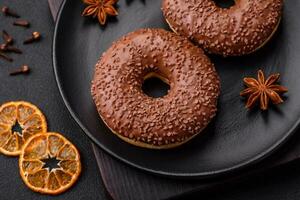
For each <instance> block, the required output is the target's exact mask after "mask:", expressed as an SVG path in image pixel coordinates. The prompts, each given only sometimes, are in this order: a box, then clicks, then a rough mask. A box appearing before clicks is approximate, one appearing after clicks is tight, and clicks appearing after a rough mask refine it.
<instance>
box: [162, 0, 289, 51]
mask: <svg viewBox="0 0 300 200" xmlns="http://www.w3.org/2000/svg"><path fill="white" fill-rule="evenodd" d="M282 8H283V0H236V1H235V5H234V6H232V7H230V8H220V7H218V6H217V5H216V4H215V2H214V1H213V0H198V1H195V0H163V3H162V10H163V13H164V16H165V18H166V20H167V22H168V23H169V25H170V26H171V28H172V29H173V30H174V31H175V32H176V33H178V34H180V35H183V36H185V37H188V38H189V39H191V40H193V41H195V42H196V43H198V44H199V45H200V46H201V47H203V48H204V49H205V50H207V51H208V52H210V53H214V54H220V55H223V56H238V55H244V54H249V53H252V52H253V51H255V50H257V49H259V48H260V47H261V46H263V45H264V44H265V43H266V42H267V41H268V40H269V39H270V37H271V36H272V35H273V33H274V32H275V30H276V28H277V26H278V24H279V22H280V19H281V14H282Z"/></svg>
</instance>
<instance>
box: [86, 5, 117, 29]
mask: <svg viewBox="0 0 300 200" xmlns="http://www.w3.org/2000/svg"><path fill="white" fill-rule="evenodd" d="M117 1H118V0H83V3H85V4H87V5H88V6H87V7H86V8H85V9H84V11H83V12H82V16H92V17H94V18H95V17H97V18H98V21H99V22H100V24H101V25H104V24H105V22H106V19H107V15H111V16H117V15H118V11H117V10H116V9H115V8H114V4H115V3H117Z"/></svg>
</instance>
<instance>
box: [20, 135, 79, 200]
mask: <svg viewBox="0 0 300 200" xmlns="http://www.w3.org/2000/svg"><path fill="white" fill-rule="evenodd" d="M53 158H55V159H56V160H57V161H58V163H57V165H56V166H55V167H51V168H50V167H48V166H47V164H46V162H47V160H48V159H53ZM19 168H20V174H21V177H22V179H23V181H24V182H25V184H26V185H27V186H28V187H29V188H30V189H32V190H33V191H36V192H40V193H43V194H51V195H56V194H60V193H62V192H64V191H66V190H67V189H68V188H70V187H71V186H72V185H73V184H74V183H75V182H76V180H77V179H78V177H79V175H80V172H81V162H80V155H79V152H78V150H77V149H76V147H75V146H74V145H73V144H72V143H71V142H69V141H68V140H67V139H66V138H64V137H63V136H62V135H60V134H58V133H52V132H51V133H40V134H35V135H34V136H32V137H30V138H29V139H28V140H27V141H26V143H25V144H24V147H23V149H22V151H21V154H20V158H19Z"/></svg>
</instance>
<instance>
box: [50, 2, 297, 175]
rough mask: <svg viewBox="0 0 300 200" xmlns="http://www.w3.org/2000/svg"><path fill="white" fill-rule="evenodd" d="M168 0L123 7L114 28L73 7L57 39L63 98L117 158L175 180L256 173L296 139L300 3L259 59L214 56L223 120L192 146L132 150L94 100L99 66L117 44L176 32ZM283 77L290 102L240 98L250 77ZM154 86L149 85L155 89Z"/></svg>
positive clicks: (290, 6)
mask: <svg viewBox="0 0 300 200" xmlns="http://www.w3.org/2000/svg"><path fill="white" fill-rule="evenodd" d="M160 5H161V0H120V1H119V3H118V6H119V16H118V17H117V18H110V20H109V21H108V25H107V26H106V27H100V26H99V25H98V23H97V21H96V20H92V19H89V18H84V17H81V15H80V14H81V12H82V10H83V9H84V5H83V4H82V2H81V1H73V0H67V1H65V3H64V6H63V7H62V9H61V12H60V14H59V18H58V21H57V24H56V30H55V37H54V48H53V51H54V54H53V55H54V56H53V58H54V69H55V74H56V78H57V82H58V85H59V89H60V92H61V94H62V96H63V98H64V101H65V103H66V105H67V107H68V109H69V110H70V112H71V114H72V115H73V117H74V118H75V120H76V121H77V122H78V123H79V125H80V126H81V127H82V128H83V130H84V131H85V133H86V134H87V135H88V136H89V137H90V138H91V139H92V140H93V141H94V142H95V143H96V144H97V145H98V146H100V147H101V148H102V149H104V150H105V151H107V152H108V153H110V154H111V155H113V156H114V157H116V158H118V159H120V160H122V161H124V162H126V163H128V164H130V165H132V166H135V167H137V168H139V169H143V170H146V171H149V172H153V173H156V174H161V175H168V176H175V177H193V178H195V177H201V178H203V177H210V176H216V175H219V174H223V173H227V172H231V171H234V170H236V169H240V168H242V167H245V166H249V165H250V164H253V163H255V162H257V161H259V160H261V159H263V158H265V157H266V156H268V155H270V153H272V152H274V150H276V149H278V147H279V146H280V145H282V144H283V143H284V142H285V141H286V140H287V139H288V138H289V136H291V135H292V133H294V132H295V130H296V127H297V126H298V124H299V118H300V101H299V99H300V78H299V75H300V56H299V53H300V38H299V35H300V21H299V19H298V18H299V17H298V16H299V14H298V13H299V10H300V1H286V2H285V7H284V16H283V19H282V23H281V25H280V27H279V29H278V31H277V33H276V35H275V36H274V38H273V39H272V40H271V41H270V42H269V43H268V44H267V45H266V46H265V47H264V48H262V49H261V50H259V51H258V52H256V53H255V54H252V55H249V56H244V57H237V58H225V59H224V58H221V57H218V56H210V57H211V58H212V60H213V62H214V63H215V65H216V68H217V71H218V72H219V74H220V77H221V80H222V94H221V97H220V100H219V110H218V114H217V117H216V118H215V119H214V121H213V122H212V123H211V124H210V126H209V127H208V128H207V129H206V130H205V133H204V134H201V136H198V137H196V138H195V139H193V140H192V141H191V142H189V143H187V144H186V145H184V146H182V147H180V148H176V149H173V150H164V151H156V150H149V149H142V148H138V147H134V146H131V145H129V144H127V143H125V142H123V141H122V140H120V139H119V138H117V137H116V136H115V135H114V134H112V133H111V132H110V131H109V129H108V128H107V127H106V126H105V125H104V123H103V122H102V121H101V119H100V118H99V117H98V114H97V112H96V108H95V106H94V103H93V101H92V98H91V94H90V85H91V84H90V83H91V79H92V76H93V70H94V65H95V63H96V62H97V60H98V58H99V56H100V55H101V54H102V52H104V51H105V50H106V49H107V48H109V46H110V45H111V43H112V42H113V41H114V40H116V39H118V38H119V37H121V36H122V35H124V34H126V33H128V32H131V31H134V30H136V29H138V28H145V27H159V28H165V29H168V26H167V25H166V23H165V21H164V18H163V15H162V12H161V10H160ZM260 68H261V69H263V70H264V71H265V72H266V74H271V73H275V72H279V73H281V75H282V79H281V84H283V85H285V86H286V87H288V88H289V93H288V94H287V95H286V97H285V103H284V104H282V105H280V106H278V107H274V106H273V107H271V108H270V109H269V111H267V112H261V111H260V110H259V109H254V110H252V111H247V110H246V109H245V108H244V102H243V101H242V99H241V98H240V97H239V92H240V91H241V90H242V89H243V83H242V79H243V77H244V76H256V72H257V70H258V69H260ZM148 87H149V85H148Z"/></svg>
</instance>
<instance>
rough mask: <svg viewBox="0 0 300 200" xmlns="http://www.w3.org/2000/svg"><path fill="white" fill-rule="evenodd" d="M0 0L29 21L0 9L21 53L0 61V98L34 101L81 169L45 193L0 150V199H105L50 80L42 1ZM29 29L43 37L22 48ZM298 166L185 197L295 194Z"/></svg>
mask: <svg viewBox="0 0 300 200" xmlns="http://www.w3.org/2000/svg"><path fill="white" fill-rule="evenodd" d="M2 5H10V6H11V7H12V8H14V9H15V10H17V11H18V13H20V14H21V15H22V16H23V17H24V18H27V19H29V20H30V21H31V22H32V27H31V28H30V29H28V30H27V29H26V30H24V29H23V28H21V27H13V26H12V25H11V22H12V21H13V19H12V18H6V17H3V16H2V15H1V14H0V29H1V30H2V29H3V28H5V29H7V31H9V32H10V33H12V34H13V35H14V36H15V38H16V39H17V40H18V43H17V46H19V47H21V48H22V49H23V50H24V54H23V55H21V56H19V55H15V56H14V58H16V59H17V60H16V61H15V62H13V63H12V64H11V63H7V62H4V61H2V60H0V80H1V83H0V102H1V103H2V102H5V101H9V100H18V99H22V100H28V101H31V102H32V103H34V104H36V105H38V106H39V107H40V108H41V109H42V110H43V112H44V113H45V115H46V116H47V118H48V123H49V129H50V130H52V131H58V132H61V133H63V134H64V135H65V136H66V137H67V138H69V139H70V140H71V141H72V142H73V143H74V144H75V145H76V146H77V147H78V148H79V150H80V152H81V155H82V162H83V167H84V168H83V173H82V176H81V177H80V180H79V181H78V183H77V184H76V185H75V187H73V188H72V189H71V190H69V191H68V192H66V193H65V194H63V195H60V196H57V197H49V196H44V195H39V194H36V193H34V192H31V191H30V190H29V189H27V188H26V186H25V185H23V182H22V180H21V178H20V177H19V172H18V166H17V159H16V158H7V157H5V156H2V155H0V199H1V200H2V199H3V200H6V199H18V200H19V199H20V200H23V199H24V200H25V199H26V200H27V199H65V200H73V199H74V200H76V199H91V200H93V199H106V198H107V196H106V194H105V192H104V189H103V185H102V182H101V179H100V174H99V173H98V169H97V166H96V162H95V159H94V155H93V153H92V149H91V145H90V143H89V140H88V138H87V137H86V136H85V135H84V133H83V132H82V131H81V129H80V128H79V127H78V126H77V125H76V123H75V122H74V120H73V119H72V118H71V117H70V115H69V113H68V111H67V110H66V108H65V106H64V104H63V102H62V100H61V97H60V95H59V93H58V90H57V86H56V83H55V80H54V74H53V70H52V61H51V43H52V35H53V34H52V32H53V28H54V23H53V20H52V18H51V15H50V11H49V8H48V4H47V1H45V0H44V1H41V0H25V1H24V0H23V1H22V0H0V6H2ZM35 30H37V31H40V32H41V33H42V34H43V35H44V39H43V40H42V41H41V42H40V43H37V44H35V45H29V46H26V48H24V46H23V45H22V44H21V41H22V40H23V38H24V37H26V35H28V34H30V32H31V31H35ZM24 63H26V64H28V65H30V66H31V68H32V70H33V71H32V74H30V75H29V76H25V77H23V76H19V77H9V76H8V75H7V74H8V72H9V71H10V70H11V69H13V68H14V67H18V66H19V65H21V64H24ZM299 167H300V163H299V162H298V163H292V164H290V165H288V166H285V167H280V168H278V169H277V170H275V171H272V172H269V173H265V174H261V175H258V176H254V177H250V178H247V179H245V180H244V182H243V183H239V184H231V185H227V186H224V187H223V188H222V189H220V190H218V191H207V192H204V193H203V192H202V193H198V194H193V195H192V196H189V197H190V198H191V199H192V197H194V198H195V199H210V200H221V199H224V200H227V199H228V200H248V199H249V200H252V199H255V200H260V199H261V200H268V199H272V200H277V199H280V200H281V199H283V200H285V199H286V200H296V199H300V170H299ZM190 198H188V199H190ZM184 199H187V197H185V198H184Z"/></svg>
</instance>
